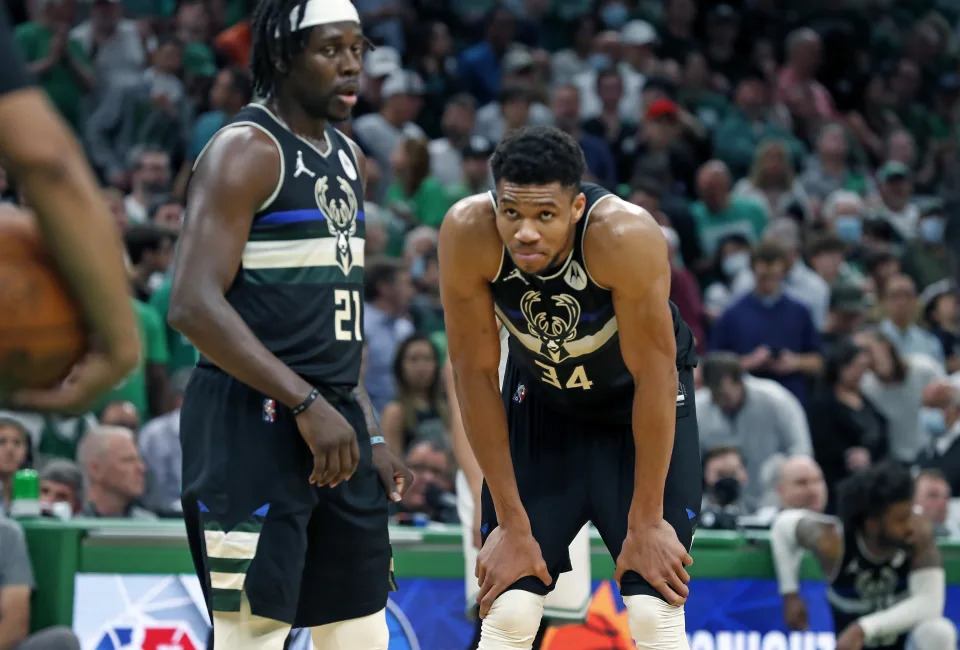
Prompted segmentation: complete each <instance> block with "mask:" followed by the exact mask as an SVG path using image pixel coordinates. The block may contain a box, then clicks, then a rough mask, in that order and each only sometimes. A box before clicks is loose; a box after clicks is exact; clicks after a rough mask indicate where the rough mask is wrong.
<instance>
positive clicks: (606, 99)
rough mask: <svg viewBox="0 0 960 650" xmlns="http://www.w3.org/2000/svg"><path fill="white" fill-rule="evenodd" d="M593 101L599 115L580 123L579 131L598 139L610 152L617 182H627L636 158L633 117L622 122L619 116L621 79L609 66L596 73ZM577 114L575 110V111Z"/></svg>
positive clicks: (634, 119) (635, 120) (635, 130)
mask: <svg viewBox="0 0 960 650" xmlns="http://www.w3.org/2000/svg"><path fill="white" fill-rule="evenodd" d="M596 76H597V97H599V99H600V106H601V108H600V113H599V114H598V115H596V116H594V117H592V118H590V119H588V120H586V121H585V122H584V123H583V130H584V131H585V132H586V133H589V134H590V135H593V136H596V137H598V138H602V139H603V140H604V141H605V142H606V143H607V147H608V148H609V149H610V151H611V153H612V155H613V158H614V164H615V165H616V168H617V174H616V176H617V180H618V181H622V180H624V179H628V178H630V176H631V174H632V171H633V164H634V159H635V158H636V149H637V141H636V139H635V137H634V136H635V135H636V134H637V117H638V116H632V117H631V118H629V119H624V118H622V117H621V116H620V101H621V100H622V99H623V79H622V78H621V77H620V72H619V71H618V70H617V69H616V68H615V67H613V66H610V67H607V68H604V69H603V70H599V71H597V75H596ZM578 113H579V108H578Z"/></svg>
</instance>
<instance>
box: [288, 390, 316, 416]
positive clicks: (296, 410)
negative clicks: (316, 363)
mask: <svg viewBox="0 0 960 650" xmlns="http://www.w3.org/2000/svg"><path fill="white" fill-rule="evenodd" d="M318 397H320V391H319V390H317V389H316V388H314V389H313V390H312V391H310V394H309V395H307V399H305V400H303V401H302V402H300V404H298V405H297V406H295V407H293V415H294V416H297V415H300V414H301V413H303V412H304V411H306V410H307V409H308V408H310V405H311V404H313V403H314V402H315V401H316V400H317V398H318Z"/></svg>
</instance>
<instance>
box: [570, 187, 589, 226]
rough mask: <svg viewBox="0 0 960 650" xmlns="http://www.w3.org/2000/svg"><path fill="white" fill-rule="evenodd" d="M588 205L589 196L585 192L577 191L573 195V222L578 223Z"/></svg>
mask: <svg viewBox="0 0 960 650" xmlns="http://www.w3.org/2000/svg"><path fill="white" fill-rule="evenodd" d="M586 207H587V197H586V196H584V194H583V192H577V195H576V196H575V197H573V223H577V222H578V221H580V219H581V218H582V217H583V211H584V210H585V209H586Z"/></svg>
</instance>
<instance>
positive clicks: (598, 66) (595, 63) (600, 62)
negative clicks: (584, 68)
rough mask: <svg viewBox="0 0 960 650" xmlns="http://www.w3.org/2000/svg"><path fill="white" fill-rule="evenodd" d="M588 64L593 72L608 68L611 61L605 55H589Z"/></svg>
mask: <svg viewBox="0 0 960 650" xmlns="http://www.w3.org/2000/svg"><path fill="white" fill-rule="evenodd" d="M589 62H590V67H591V68H593V69H594V70H606V69H607V68H609V67H610V63H611V60H610V57H609V56H607V55H606V54H591V55H590V59H589Z"/></svg>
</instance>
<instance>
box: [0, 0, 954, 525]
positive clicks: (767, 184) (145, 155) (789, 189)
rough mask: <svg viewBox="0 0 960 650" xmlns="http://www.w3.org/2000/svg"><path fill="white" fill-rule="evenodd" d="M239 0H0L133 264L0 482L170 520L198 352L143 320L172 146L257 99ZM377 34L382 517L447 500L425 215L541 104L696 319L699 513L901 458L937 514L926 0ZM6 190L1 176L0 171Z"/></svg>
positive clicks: (611, 4) (763, 512)
mask: <svg viewBox="0 0 960 650" xmlns="http://www.w3.org/2000/svg"><path fill="white" fill-rule="evenodd" d="M253 4H254V3H253V2H252V1H250V0H29V1H26V0H25V1H23V2H13V3H11V6H12V7H13V13H14V18H15V20H16V21H17V22H18V23H19V24H18V26H17V28H16V40H17V43H18V45H19V46H20V49H21V51H22V53H23V55H24V58H25V59H26V60H27V62H28V64H29V67H30V69H31V71H32V73H33V74H34V75H35V77H36V79H37V81H38V83H39V84H40V85H41V86H42V87H43V88H44V89H45V90H46V91H47V93H48V94H49V96H50V99H51V101H52V102H53V104H54V105H55V106H56V107H57V108H58V109H59V111H60V113H61V114H62V115H63V117H64V118H65V120H66V121H67V122H68V123H69V124H70V125H71V126H72V127H73V129H74V130H75V131H76V133H77V135H78V136H79V137H80V138H81V140H82V141H83V143H84V144H85V147H86V150H87V154H88V157H89V160H90V162H91V165H92V166H93V167H94V169H95V170H96V172H97V174H98V175H99V178H100V180H101V182H102V186H103V192H104V196H105V198H106V199H107V201H108V203H109V206H110V208H111V210H112V213H113V215H114V216H115V218H116V222H117V226H118V227H119V228H120V229H121V230H122V231H123V235H124V241H125V243H126V249H127V256H128V261H129V262H128V269H129V274H130V291H131V301H133V304H134V305H135V307H136V311H137V314H138V316H139V325H140V335H141V342H142V355H141V362H140V365H139V366H138V368H137V370H136V372H135V373H134V374H132V375H131V376H130V377H128V379H127V380H126V381H124V382H123V383H122V384H120V385H118V386H116V387H115V388H114V389H113V390H112V391H110V392H109V393H108V394H106V395H103V396H102V398H101V399H100V400H98V402H97V403H96V404H95V405H94V406H93V408H92V409H91V410H90V412H89V413H85V414H82V415H67V414H60V415H57V414H38V413H22V412H16V413H15V412H2V413H0V483H2V484H3V486H4V491H3V492H0V502H6V504H7V505H9V499H10V484H11V480H10V479H11V477H12V475H13V473H14V472H15V471H16V470H18V469H19V468H22V467H27V466H32V467H35V468H37V469H38V470H39V472H40V481H41V491H42V495H43V498H44V499H46V500H48V501H60V502H64V503H68V504H69V505H70V509H71V510H72V511H73V512H74V513H75V514H78V515H79V514H83V515H84V516H93V517H127V518H137V519H153V518H157V517H176V516H178V513H179V508H180V506H179V488H180V463H181V459H180V447H179V439H178V436H179V410H178V409H179V404H180V400H181V396H182V394H183V391H184V389H185V387H186V385H187V382H188V380H189V375H190V372H191V368H192V367H193V366H194V364H195V362H196V359H197V352H196V350H195V349H194V348H193V346H192V345H191V344H190V342H189V341H187V340H186V339H185V338H184V337H183V336H182V335H180V334H179V333H178V332H176V331H174V330H173V329H172V328H170V327H169V326H168V325H167V324H166V314H167V311H168V307H169V300H170V277H171V266H172V264H173V259H174V255H173V253H174V250H175V247H176V242H177V236H178V231H179V229H180V225H181V221H182V218H183V213H184V202H185V200H186V197H187V195H188V181H189V177H190V171H191V169H192V166H193V163H194V162H195V161H196V160H197V158H198V156H200V155H201V152H202V151H203V149H204V147H205V146H206V145H207V144H208V143H209V141H210V139H211V138H212V137H213V136H214V134H215V133H216V132H217V130H218V129H219V128H221V127H222V126H223V125H224V124H226V123H227V122H228V121H229V120H230V119H231V117H232V116H233V115H234V114H236V113H237V112H238V111H239V110H240V109H241V108H242V107H243V106H244V105H245V104H246V103H248V102H249V101H251V100H252V99H255V98H253V97H252V82H251V76H250V72H249V70H248V68H247V63H248V61H249V56H250V48H251V34H250V27H249V25H248V22H247V19H248V16H249V15H250V12H251V10H252V6H253ZM356 5H357V7H358V9H359V11H360V13H361V15H362V17H363V20H364V25H365V31H366V33H367V34H368V35H369V37H370V38H371V40H372V41H373V42H374V43H376V44H377V46H378V47H377V48H376V49H374V50H372V51H370V52H369V53H368V54H367V57H366V59H365V63H364V69H363V72H362V87H361V96H360V99H359V102H358V106H357V109H356V111H355V115H354V117H353V119H352V120H351V121H350V122H348V123H343V124H339V125H337V126H338V128H340V129H341V130H342V131H343V132H344V133H346V134H347V135H348V136H350V137H352V138H353V139H354V140H356V142H357V143H358V144H359V145H360V146H361V147H362V149H363V150H364V151H365V153H366V156H367V169H366V172H367V174H366V176H367V179H368V182H367V187H366V196H365V211H366V243H365V246H366V260H367V263H366V289H365V296H364V298H365V321H364V331H365V337H364V338H365V341H366V353H365V370H364V381H365V384H366V386H367V389H368V391H369V393H370V395H371V398H372V401H373V403H374V405H375V407H376V409H377V410H378V412H379V415H380V419H381V426H382V429H383V434H384V436H385V437H386V440H387V442H388V444H389V445H390V447H391V448H392V449H393V450H394V451H395V452H396V453H397V454H400V455H402V456H403V457H405V459H406V460H407V462H408V464H409V465H410V466H411V468H412V469H414V470H415V471H416V472H417V473H418V475H419V476H420V480H419V481H418V483H417V485H416V486H415V488H414V489H413V490H412V491H411V492H410V493H409V494H408V495H407V497H406V499H405V501H404V502H403V503H402V504H401V506H400V511H399V512H398V514H397V518H398V520H400V521H403V522H408V523H416V522H422V521H425V520H434V521H442V522H454V521H456V512H455V509H453V508H451V507H450V506H449V504H450V499H449V496H450V494H451V493H452V492H453V491H454V474H455V472H456V466H455V462H454V459H453V456H452V453H451V444H450V435H449V424H450V423H449V418H450V411H449V409H448V408H447V401H446V398H445V396H444V390H443V382H442V381H441V369H442V367H443V363H444V361H445V356H446V341H445V334H444V319H443V309H442V306H441V304H440V300H439V288H438V278H439V275H438V258H437V251H436V248H437V229H438V227H439V225H440V224H441V222H442V220H443V218H444V215H445V213H446V212H447V210H448V209H449V208H450V207H451V206H452V205H453V204H454V203H455V202H456V201H457V200H459V199H460V198H462V197H465V196H468V195H470V194H474V193H479V192H484V191H486V190H488V189H490V188H491V185H490V183H491V177H490V173H489V169H488V166H487V158H488V157H489V156H490V154H491V153H492V151H493V149H494V147H495V146H496V144H497V142H498V141H499V140H500V139H501V138H502V137H503V135H504V134H505V133H509V132H511V131H513V130H515V129H518V128H521V127H523V126H526V125H537V124H553V125H555V126H557V127H559V128H560V129H562V130H564V131H566V132H568V133H570V134H571V135H573V136H574V137H575V138H576V139H577V140H578V142H579V143H580V145H581V147H582V149H583V151H584V155H585V159H586V163H587V167H588V169H589V173H588V178H587V179H586V180H589V181H592V182H596V183H599V184H601V185H603V186H605V187H606V188H608V189H609V190H611V191H613V192H616V193H617V194H618V195H620V196H621V197H622V198H624V199H626V200H628V201H630V202H633V203H636V204H637V205H640V206H642V207H644V208H645V209H646V210H648V211H649V212H650V214H651V215H653V217H654V218H655V219H656V220H657V222H658V223H659V224H660V225H661V228H662V231H663V234H664V237H665V238H666V240H667V242H668V244H669V246H670V250H671V259H672V276H673V277H672V296H671V297H672V299H673V300H674V302H675V303H676V304H677V305H678V307H679V309H680V312H681V314H682V315H683V317H684V319H685V320H686V321H687V322H688V323H689V324H690V326H691V327H692V329H693V330H694V332H695V335H696V337H697V347H698V352H699V353H700V354H701V357H702V361H701V365H700V367H699V368H698V371H697V381H698V391H697V394H696V402H697V415H698V418H699V426H700V434H701V446H702V456H703V463H704V483H705V488H706V491H705V494H706V496H705V498H704V505H705V508H706V510H705V513H706V514H705V516H704V518H703V525H704V526H716V527H722V528H731V527H740V526H760V527H762V526H764V525H768V524H769V522H770V520H771V519H772V514H773V513H775V512H776V509H777V508H778V507H808V508H812V509H815V510H826V511H833V510H834V508H835V490H834V488H835V486H836V485H837V482H838V481H840V480H841V479H843V478H844V477H846V476H847V475H849V474H850V473H851V472H855V471H857V470H858V469H861V468H864V467H867V466H869V465H871V464H873V463H877V462H879V461H881V460H884V459H894V460H897V461H900V462H902V463H906V464H909V465H911V466H914V467H915V468H916V470H917V472H918V479H917V503H918V504H919V505H920V506H922V507H923V509H924V511H925V512H927V514H928V515H929V516H930V517H932V518H933V519H934V520H935V522H936V524H937V530H938V532H939V533H941V534H943V535H949V534H953V535H958V536H960V507H958V506H957V505H956V504H954V505H953V506H952V507H948V504H949V503H950V501H951V498H953V497H954V496H960V374H958V372H960V303H958V295H960V294H958V290H957V284H956V282H955V279H954V278H956V277H958V275H957V263H958V259H957V258H958V255H957V254H958V252H960V29H958V22H957V20H958V11H957V8H956V5H955V3H953V2H949V1H947V0H899V1H897V2H889V1H886V0H805V1H804V2H794V1H792V0H791V1H787V0H740V1H737V0H731V1H730V2H727V3H721V2H716V1H714V0H700V1H695V0H663V1H662V2H661V1H660V0H599V1H597V0H503V1H502V2H494V0H471V1H470V2H438V1H436V0H356ZM0 195H2V198H3V200H8V201H17V199H18V194H17V192H16V185H15V179H7V178H6V177H5V175H3V174H0Z"/></svg>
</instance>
